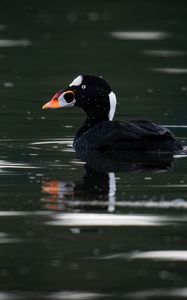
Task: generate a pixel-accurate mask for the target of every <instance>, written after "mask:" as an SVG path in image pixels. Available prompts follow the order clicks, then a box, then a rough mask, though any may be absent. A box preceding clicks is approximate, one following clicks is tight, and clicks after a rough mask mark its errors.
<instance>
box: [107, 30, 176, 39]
mask: <svg viewBox="0 0 187 300" xmlns="http://www.w3.org/2000/svg"><path fill="white" fill-rule="evenodd" d="M111 36H112V37H114V38H117V39H120V40H127V39H130V40H162V39H165V38H167V37H169V36H170V34H169V33H167V32H159V31H113V32H111Z"/></svg>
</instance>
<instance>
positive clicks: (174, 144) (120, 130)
mask: <svg viewBox="0 0 187 300" xmlns="http://www.w3.org/2000/svg"><path fill="white" fill-rule="evenodd" d="M87 127H88V128H87ZM86 128H87V130H86ZM74 147H75V150H77V151H81V149H84V150H99V151H101V152H113V151H154V152H155V151H157V152H158V151H160V152H166V151H167V152H177V151H179V150H182V146H181V144H180V143H179V142H178V141H177V139H176V138H175V136H174V135H173V133H172V132H171V131H170V130H168V129H167V128H165V127H163V126H161V125H158V124H156V123H153V122H151V121H148V120H132V121H129V122H120V121H103V122H100V123H97V124H95V125H94V126H88V125H86V124H85V125H84V126H83V127H82V128H80V129H79V131H78V133H77V135H76V136H75V139H74Z"/></svg>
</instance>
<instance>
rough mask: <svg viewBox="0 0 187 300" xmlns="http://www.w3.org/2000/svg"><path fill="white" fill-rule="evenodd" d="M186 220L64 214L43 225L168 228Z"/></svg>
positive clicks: (143, 216)
mask: <svg viewBox="0 0 187 300" xmlns="http://www.w3.org/2000/svg"><path fill="white" fill-rule="evenodd" d="M186 220H187V218H186V217H183V218H181V217H180V218H177V217H174V216H173V217H169V216H157V215H117V214H96V213H88V214H87V213H64V214H56V215H54V216H53V220H52V221H49V222H46V223H45V224H46V225H53V226H168V225H170V224H173V223H174V222H185V221H186Z"/></svg>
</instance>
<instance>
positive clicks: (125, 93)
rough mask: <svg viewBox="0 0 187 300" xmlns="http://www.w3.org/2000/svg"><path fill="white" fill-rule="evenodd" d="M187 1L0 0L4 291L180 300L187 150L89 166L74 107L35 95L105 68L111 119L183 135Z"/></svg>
mask: <svg viewBox="0 0 187 300" xmlns="http://www.w3.org/2000/svg"><path fill="white" fill-rule="evenodd" d="M186 14H187V2H186V1H182V0H179V1H167V0H166V1H159V0H158V1H154V0H153V1H148V0H147V1H143V0H136V1H135V0H134V1H130V0H129V1H105V0H104V1H97V0H96V1H94V2H90V1H74V0H73V1H57V0H55V1H50V2H49V1H3V0H1V2H0V112H1V118H0V299H8V300H9V299H11V300H12V299H13V300H14V299H66V300H69V299H72V300H73V299H86V300H87V299H88V300H89V299H163V298H164V299H183V298H187V241H186V239H187V237H186V236H187V234H186V233H187V173H186V171H187V158H186V157H185V156H177V157H175V158H172V157H170V156H168V157H159V162H158V157H155V156H146V157H132V156H131V155H130V157H126V158H125V159H124V158H123V159H122V158H119V157H118V159H117V160H116V158H113V159H112V160H110V159H103V158H102V157H92V158H91V159H89V160H88V162H87V163H85V162H84V161H83V160H81V159H77V158H76V154H75V152H74V150H73V148H72V141H73V137H74V134H75V132H76V130H77V129H78V127H79V126H80V125H81V123H82V121H83V118H84V114H83V112H82V111H80V110H78V109H76V108H75V109H67V110H58V111H42V110H41V106H42V104H43V103H45V102H46V100H48V99H49V98H50V97H51V95H53V94H54V93H55V92H56V91H58V90H59V89H62V88H63V87H64V86H66V85H67V84H68V83H70V82H71V81H72V80H73V79H74V78H75V77H76V76H77V75H79V74H81V73H92V74H99V75H103V76H104V77H105V78H106V79H107V80H108V81H109V82H110V83H111V84H112V86H113V90H114V91H115V93H116V94H117V97H118V107H117V113H116V118H117V119H119V120H127V119H130V118H132V119H133V118H148V119H153V120H155V121H157V122H160V123H161V124H164V125H168V126H170V127H171V129H172V130H173V132H174V133H175V134H176V135H177V136H178V137H179V139H180V140H181V141H182V143H183V144H184V145H186V144H187V117H186V115H187V105H186V101H187V77H186V75H187V35H186V32H187V18H186Z"/></svg>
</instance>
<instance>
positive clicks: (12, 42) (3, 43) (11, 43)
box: [0, 39, 31, 48]
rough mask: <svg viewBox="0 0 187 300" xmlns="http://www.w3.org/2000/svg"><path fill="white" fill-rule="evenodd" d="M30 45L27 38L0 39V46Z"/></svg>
mask: <svg viewBox="0 0 187 300" xmlns="http://www.w3.org/2000/svg"><path fill="white" fill-rule="evenodd" d="M30 45H31V41H30V40H28V39H21V40H2V39H0V47H2V48H3V47H27V46H30Z"/></svg>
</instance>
